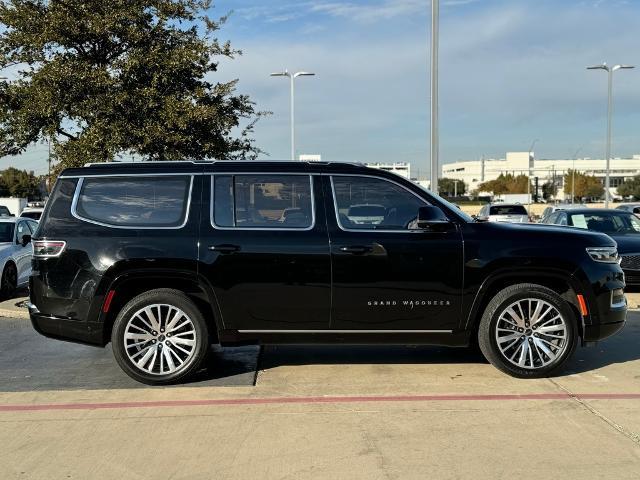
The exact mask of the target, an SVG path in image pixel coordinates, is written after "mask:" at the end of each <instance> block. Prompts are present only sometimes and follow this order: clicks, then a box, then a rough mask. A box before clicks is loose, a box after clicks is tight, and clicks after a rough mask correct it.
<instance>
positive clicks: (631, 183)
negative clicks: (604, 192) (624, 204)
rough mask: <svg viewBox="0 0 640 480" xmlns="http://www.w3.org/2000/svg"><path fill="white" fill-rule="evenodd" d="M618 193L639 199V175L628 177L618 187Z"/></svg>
mask: <svg viewBox="0 0 640 480" xmlns="http://www.w3.org/2000/svg"><path fill="white" fill-rule="evenodd" d="M618 195H621V196H623V197H632V198H633V200H640V175H636V176H635V177H633V178H628V179H626V180H625V181H624V182H622V184H621V185H620V186H619V187H618Z"/></svg>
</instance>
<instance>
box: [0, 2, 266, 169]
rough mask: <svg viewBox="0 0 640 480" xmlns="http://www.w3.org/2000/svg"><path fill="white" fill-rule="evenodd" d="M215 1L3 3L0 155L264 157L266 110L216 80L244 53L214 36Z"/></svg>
mask: <svg viewBox="0 0 640 480" xmlns="http://www.w3.org/2000/svg"><path fill="white" fill-rule="evenodd" d="M210 7H211V1H210V0H7V1H4V2H1V3H0V25H1V28H0V32H1V33H0V68H7V67H10V66H13V65H17V66H18V67H19V68H20V74H19V77H18V79H17V80H13V81H11V82H8V81H5V82H2V83H0V155H15V154H19V153H21V152H23V151H24V150H25V149H26V148H27V147H28V146H29V145H32V144H34V143H36V142H38V141H40V140H43V139H49V138H52V146H53V149H54V156H55V158H57V159H58V161H59V166H62V167H68V166H79V165H82V164H84V163H85V162H87V161H94V162H96V161H109V160H112V159H115V158H117V157H118V156H121V155H127V156H129V155H137V156H139V157H142V158H144V159H150V160H174V159H192V158H199V159H209V158H216V159H223V160H226V159H242V158H254V157H255V156H256V154H257V153H258V149H257V148H256V147H255V146H254V143H253V140H252V139H251V138H250V135H251V132H252V129H253V126H254V124H255V121H256V120H257V119H258V118H259V117H260V115H261V114H262V113H261V112H256V110H255V105H254V103H253V102H251V100H250V99H249V98H248V97H247V96H245V95H240V94H237V93H236V85H237V81H231V82H217V83H216V82H215V81H214V80H213V79H214V78H215V74H216V73H217V72H218V67H219V63H218V62H219V60H220V59H221V58H234V57H235V56H236V55H238V54H240V52H239V51H237V50H234V49H233V48H232V47H231V45H230V44H229V43H228V42H227V43H220V42H219V41H218V40H217V39H216V38H215V36H214V35H215V34H216V32H217V30H218V28H219V26H220V24H221V23H222V22H224V18H222V19H220V20H218V21H214V20H212V19H211V18H209V17H208V16H207V14H206V12H207V10H208V9H209V8H210Z"/></svg>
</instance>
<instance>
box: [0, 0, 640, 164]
mask: <svg viewBox="0 0 640 480" xmlns="http://www.w3.org/2000/svg"><path fill="white" fill-rule="evenodd" d="M214 3H215V7H214V8H213V9H212V12H211V14H212V15H213V16H222V15H225V14H227V13H229V12H231V15H230V16H229V19H228V21H227V22H226V24H225V25H224V26H223V27H222V29H221V30H220V31H219V35H218V37H219V39H220V40H229V41H231V44H232V46H234V47H235V48H238V49H240V50H242V51H243V54H242V55H241V56H239V57H237V58H236V59H234V60H222V61H221V64H220V69H219V71H218V72H217V73H215V74H213V75H211V80H212V81H228V80H232V79H236V78H237V79H239V84H238V92H239V93H243V94H247V95H249V96H250V97H251V98H252V100H253V101H255V102H256V104H257V108H258V109H259V110H263V111H270V112H272V114H271V115H269V116H266V117H265V118H262V119H261V120H260V121H259V122H258V124H257V126H256V130H255V134H254V138H255V139H256V145H257V146H258V147H259V148H261V149H262V150H264V151H265V152H267V154H268V155H263V156H262V158H265V159H286V158H289V156H290V153H289V149H290V146H289V145H290V143H289V142H290V136H289V135H290V134H289V85H288V83H287V79H284V78H272V77H270V76H269V74H270V73H271V72H274V71H281V70H283V69H285V68H286V69H288V70H289V71H299V70H306V71H312V72H314V73H316V76H315V77H305V78H300V79H299V81H298V83H297V84H296V127H297V147H298V148H297V153H298V154H301V153H306V154H321V155H322V157H323V159H324V160H343V161H362V162H371V161H377V162H411V163H412V169H413V173H414V174H420V176H426V175H427V173H428V164H429V35H430V2H429V0H368V1H365V0H344V1H343V0H315V1H311V0H309V1H305V0H297V1H296V0H269V1H264V0H217V1H215V2H214ZM638 25H640V0H626V1H625V0H441V22H440V159H441V163H449V162H452V161H456V160H461V159H464V160H473V159H478V158H480V157H481V156H484V157H487V158H503V157H504V155H505V152H507V151H527V150H529V148H530V146H531V144H532V143H533V142H534V140H536V139H537V142H536V144H535V148H534V150H535V154H536V157H537V158H572V157H573V156H574V155H575V154H576V152H578V153H577V156H578V157H592V158H602V157H603V156H604V144H605V133H606V130H605V128H606V87H607V77H606V73H605V72H604V71H587V70H586V69H585V67H586V66H587V65H593V64H599V63H601V62H603V61H607V62H608V63H610V64H615V63H627V64H635V65H638V67H640V48H639V47H640V35H639V32H638ZM614 90H615V104H614V105H615V106H614V115H615V117H614V122H613V128H614V147H613V155H614V156H622V157H628V156H631V155H632V154H638V153H640V68H638V69H636V70H624V71H619V72H616V74H615V78H614ZM46 151H47V147H46V145H45V144H43V145H40V146H38V147H36V148H34V149H31V150H30V151H29V152H27V153H26V154H24V155H22V156H21V157H19V158H15V157H14V158H9V159H7V158H5V159H2V160H0V168H3V167H6V166H7V165H14V166H18V167H20V168H28V169H35V170H37V171H40V172H42V171H44V170H45V169H46Z"/></svg>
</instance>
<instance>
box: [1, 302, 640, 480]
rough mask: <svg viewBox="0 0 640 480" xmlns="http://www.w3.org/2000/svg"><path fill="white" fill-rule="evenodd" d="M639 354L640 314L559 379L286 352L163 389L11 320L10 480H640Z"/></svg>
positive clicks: (106, 355) (460, 364)
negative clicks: (612, 479) (554, 479)
mask: <svg viewBox="0 0 640 480" xmlns="http://www.w3.org/2000/svg"><path fill="white" fill-rule="evenodd" d="M639 346H640V313H638V312H634V313H631V314H630V315H629V322H628V324H627V326H626V327H625V329H624V330H623V332H621V333H620V334H618V335H617V336H615V337H613V338H611V339H609V340H607V341H604V342H602V343H601V344H599V345H598V346H595V347H590V348H580V349H578V350H577V352H576V355H575V357H574V359H573V360H572V361H571V363H570V365H569V366H568V369H567V370H566V371H565V372H563V373H562V374H561V375H559V376H557V377H555V378H552V379H542V380H530V381H523V380H517V379H513V378H510V377H508V376H505V375H503V374H501V373H500V372H498V371H497V370H496V369H494V368H493V367H492V366H491V365H489V364H487V363H485V362H484V361H482V360H481V359H480V358H478V357H477V356H476V355H473V354H471V353H469V352H467V351H465V350H459V349H447V348H442V347H321V346H313V347H282V346H279V347H266V348H264V349H263V350H262V354H261V355H260V354H259V352H260V351H259V349H257V348H251V347H247V348H242V349H224V350H222V351H220V350H218V351H215V352H214V355H213V357H212V361H211V362H210V364H209V366H208V368H206V369H204V370H203V372H201V374H200V376H199V377H198V378H197V379H195V380H194V381H192V382H191V383H189V384H185V385H181V386H174V387H162V388H150V387H146V386H141V385H138V384H136V383H135V382H133V381H131V380H129V378H128V377H126V376H125V375H124V374H123V373H122V372H120V370H119V369H118V367H117V365H116V364H115V361H114V360H113V359H112V356H111V351H110V349H109V348H107V349H104V350H102V349H94V348H91V347H83V346H79V345H73V344H67V343H61V342H57V341H53V340H48V339H45V338H43V337H40V336H38V335H37V334H36V333H35V332H33V330H32V329H31V327H30V325H29V322H28V321H27V320H18V319H3V318H0V445H2V448H1V449H0V478H1V479H3V480H4V479H13V478H20V479H24V478H29V479H58V478H60V479H67V478H76V479H87V478H100V479H103V478H104V479H109V478H114V479H115V478H118V479H122V478H126V479H143V478H144V479H146V478H172V479H203V480H204V479H210V478H222V479H227V478H229V479H231V478H233V479H246V478H263V479H272V478H277V479H296V480H297V479H311V478H314V479H316V478H317V479H327V478H337V479H343V478H344V479H367V480H370V479H378V478H380V479H396V478H397V479H413V478H415V479H424V478H431V479H439V478H452V479H453V478H474V479H483V478H487V479H495V478H516V477H517V478H536V479H540V478H559V477H562V478H580V479H581V480H583V479H592V478H602V479H609V478H618V479H627V478H628V479H637V478H640V436H639V435H640V373H639V370H640V368H639V367H640V348H639ZM256 368H259V370H258V371H257V373H256Z"/></svg>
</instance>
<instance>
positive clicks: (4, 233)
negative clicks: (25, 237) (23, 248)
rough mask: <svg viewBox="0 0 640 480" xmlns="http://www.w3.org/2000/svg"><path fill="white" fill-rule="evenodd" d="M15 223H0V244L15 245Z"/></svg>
mask: <svg viewBox="0 0 640 480" xmlns="http://www.w3.org/2000/svg"><path fill="white" fill-rule="evenodd" d="M14 226H15V224H14V223H6V222H5V223H2V222H0V243H13V228H14Z"/></svg>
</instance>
